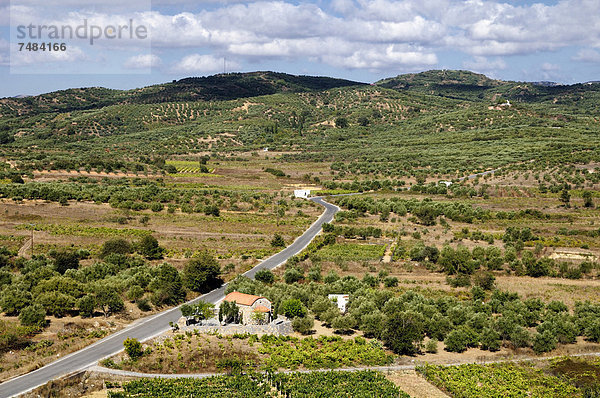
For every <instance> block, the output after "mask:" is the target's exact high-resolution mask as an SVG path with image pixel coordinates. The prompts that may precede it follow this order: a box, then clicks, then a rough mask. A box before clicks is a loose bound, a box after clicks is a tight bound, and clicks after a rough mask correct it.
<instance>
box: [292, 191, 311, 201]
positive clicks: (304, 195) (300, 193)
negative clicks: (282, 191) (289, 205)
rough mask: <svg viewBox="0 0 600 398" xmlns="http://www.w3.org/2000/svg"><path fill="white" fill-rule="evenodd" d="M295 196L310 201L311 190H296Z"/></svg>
mask: <svg viewBox="0 0 600 398" xmlns="http://www.w3.org/2000/svg"><path fill="white" fill-rule="evenodd" d="M294 196H295V197H297V198H302V199H308V197H309V196H310V189H294Z"/></svg>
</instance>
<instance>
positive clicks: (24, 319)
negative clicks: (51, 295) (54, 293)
mask: <svg viewBox="0 0 600 398" xmlns="http://www.w3.org/2000/svg"><path fill="white" fill-rule="evenodd" d="M19 321H20V322H21V325H23V326H36V327H40V328H41V327H44V326H46V310H45V309H44V307H42V306H41V305H40V304H32V305H29V306H27V307H25V308H23V309H22V310H21V312H20V313H19Z"/></svg>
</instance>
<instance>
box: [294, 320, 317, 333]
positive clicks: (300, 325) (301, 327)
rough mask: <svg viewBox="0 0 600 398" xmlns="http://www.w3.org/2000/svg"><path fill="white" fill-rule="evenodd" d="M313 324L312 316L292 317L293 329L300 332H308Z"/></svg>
mask: <svg viewBox="0 0 600 398" xmlns="http://www.w3.org/2000/svg"><path fill="white" fill-rule="evenodd" d="M314 325H315V319H314V318H313V317H312V316H305V317H298V318H294V320H293V321H292V328H293V329H294V331H296V332H298V333H302V334H309V333H310V332H311V331H312V328H313V326H314Z"/></svg>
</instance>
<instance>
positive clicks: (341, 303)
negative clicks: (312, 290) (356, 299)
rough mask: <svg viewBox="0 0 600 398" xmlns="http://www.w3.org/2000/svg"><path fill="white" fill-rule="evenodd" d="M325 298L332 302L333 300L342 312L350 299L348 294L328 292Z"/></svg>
mask: <svg viewBox="0 0 600 398" xmlns="http://www.w3.org/2000/svg"><path fill="white" fill-rule="evenodd" d="M327 298H328V299H329V300H331V301H333V302H335V303H336V304H337V306H338V308H339V310H340V311H341V312H342V313H345V312H346V304H348V301H349V300H350V295H348V294H330V295H328V296H327Z"/></svg>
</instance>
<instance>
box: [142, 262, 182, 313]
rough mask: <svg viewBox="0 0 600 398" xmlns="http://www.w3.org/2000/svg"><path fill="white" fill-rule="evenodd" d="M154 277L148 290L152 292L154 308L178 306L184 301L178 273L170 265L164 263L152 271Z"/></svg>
mask: <svg viewBox="0 0 600 398" xmlns="http://www.w3.org/2000/svg"><path fill="white" fill-rule="evenodd" d="M154 271H155V272H156V276H155V277H154V279H152V281H151V282H150V284H149V285H148V287H149V289H150V290H152V291H153V294H152V303H153V304H154V305H155V306H161V305H165V304H166V305H173V304H179V303H180V302H182V301H183V299H185V290H184V288H183V281H182V279H181V275H179V271H177V269H176V268H175V267H173V266H172V265H170V264H167V263H164V264H161V265H159V266H158V267H156V268H155V269H154Z"/></svg>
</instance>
